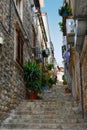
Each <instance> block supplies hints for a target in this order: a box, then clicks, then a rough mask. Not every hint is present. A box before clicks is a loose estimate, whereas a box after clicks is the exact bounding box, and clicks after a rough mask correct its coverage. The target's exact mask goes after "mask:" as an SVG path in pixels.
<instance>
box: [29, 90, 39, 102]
mask: <svg viewBox="0 0 87 130" xmlns="http://www.w3.org/2000/svg"><path fill="white" fill-rule="evenodd" d="M28 96H29V99H31V100H34V99H37V93H34V92H29V94H28Z"/></svg>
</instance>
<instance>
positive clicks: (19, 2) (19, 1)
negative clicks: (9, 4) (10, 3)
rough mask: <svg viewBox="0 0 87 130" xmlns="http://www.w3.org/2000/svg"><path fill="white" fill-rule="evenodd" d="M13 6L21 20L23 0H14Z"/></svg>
mask: <svg viewBox="0 0 87 130" xmlns="http://www.w3.org/2000/svg"><path fill="white" fill-rule="evenodd" d="M15 5H16V8H17V11H18V13H19V16H20V18H21V19H23V0H15Z"/></svg>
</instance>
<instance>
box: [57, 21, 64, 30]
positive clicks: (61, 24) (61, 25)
mask: <svg viewBox="0 0 87 130" xmlns="http://www.w3.org/2000/svg"><path fill="white" fill-rule="evenodd" d="M58 24H59V28H60V31H62V32H63V22H59V23H58Z"/></svg>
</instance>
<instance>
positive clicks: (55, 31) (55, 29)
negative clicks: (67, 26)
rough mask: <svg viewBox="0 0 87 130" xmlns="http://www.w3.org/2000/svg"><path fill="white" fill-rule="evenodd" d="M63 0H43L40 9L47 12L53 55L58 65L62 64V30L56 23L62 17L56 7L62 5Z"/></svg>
mask: <svg viewBox="0 0 87 130" xmlns="http://www.w3.org/2000/svg"><path fill="white" fill-rule="evenodd" d="M62 2H63V0H44V8H42V9H41V11H42V12H47V14H48V23H49V30H50V36H51V41H52V43H53V45H54V56H55V58H56V61H57V63H58V65H59V66H63V64H62V61H63V59H62V52H61V46H62V32H61V31H60V29H59V25H58V23H59V22H60V21H61V20H62V18H61V17H60V16H59V14H58V9H59V8H60V7H61V6H62Z"/></svg>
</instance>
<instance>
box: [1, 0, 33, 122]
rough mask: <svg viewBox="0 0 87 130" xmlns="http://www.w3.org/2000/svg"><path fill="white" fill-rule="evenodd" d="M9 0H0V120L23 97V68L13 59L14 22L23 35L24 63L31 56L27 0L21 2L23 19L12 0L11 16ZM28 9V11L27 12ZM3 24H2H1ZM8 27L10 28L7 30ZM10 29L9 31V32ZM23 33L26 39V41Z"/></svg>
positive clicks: (30, 26)
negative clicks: (0, 37) (1, 40)
mask: <svg viewBox="0 0 87 130" xmlns="http://www.w3.org/2000/svg"><path fill="white" fill-rule="evenodd" d="M9 4H10V0H0V14H1V15H2V23H3V24H1V22H0V32H2V34H3V38H4V44H3V45H0V120H1V121H2V120H3V119H5V118H6V117H7V116H8V115H9V112H10V110H11V109H13V108H15V107H16V106H17V105H18V104H19V102H20V101H21V100H22V99H24V98H25V84H24V80H23V69H22V68H21V66H20V65H19V64H18V63H16V62H15V61H14V28H15V27H14V22H15V21H18V23H19V27H20V29H21V31H22V33H23V37H24V56H23V58H24V63H25V62H26V61H27V60H30V59H31V58H32V49H31V45H32V41H33V37H32V34H33V30H32V23H31V14H30V12H31V8H29V7H28V4H27V0H24V3H23V21H21V19H20V17H19V16H18V13H17V10H16V8H15V5H14V2H13V0H12V5H11V10H10V11H12V14H11V18H10V17H9V16H10V12H9ZM29 10H30V12H29ZM2 25H3V26H2ZM9 29H10V30H9ZM10 31H11V32H10ZM9 32H10V33H9ZM25 34H27V36H28V39H27V41H26V39H25Z"/></svg>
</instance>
